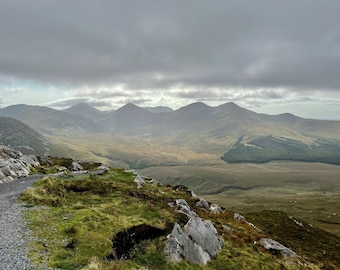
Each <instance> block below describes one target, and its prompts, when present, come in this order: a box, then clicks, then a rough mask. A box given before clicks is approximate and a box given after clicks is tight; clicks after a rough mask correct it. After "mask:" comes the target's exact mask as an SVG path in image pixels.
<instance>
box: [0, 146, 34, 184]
mask: <svg viewBox="0 0 340 270" xmlns="http://www.w3.org/2000/svg"><path fill="white" fill-rule="evenodd" d="M38 165H39V161H38V159H37V158H36V157H35V156H26V155H23V154H22V153H21V152H20V151H17V150H14V149H11V148H8V147H5V146H0V183H3V182H9V181H13V180H15V179H16V178H18V177H25V176H28V174H29V173H30V167H31V166H38Z"/></svg>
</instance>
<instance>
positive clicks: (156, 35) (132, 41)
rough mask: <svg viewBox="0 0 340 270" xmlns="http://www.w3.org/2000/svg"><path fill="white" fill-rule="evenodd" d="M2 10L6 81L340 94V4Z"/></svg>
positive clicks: (61, 5) (54, 4)
mask: <svg viewBox="0 0 340 270" xmlns="http://www.w3.org/2000/svg"><path fill="white" fill-rule="evenodd" d="M0 4H1V9H0V33H1V43H0V75H2V76H10V77H13V78H17V79H29V80H35V81H36V82H42V83H51V84H56V85H58V84H62V85H63V84H69V85H75V86H83V85H92V86H96V85H97V84H102V83H106V84H109V85H110V84H123V85H124V86H125V88H126V89H129V90H131V89H147V88H148V89H156V90H157V91H160V90H159V89H167V88H170V87H173V86H176V85H178V84H180V85H182V86H185V87H191V88H194V87H197V88H199V89H204V88H209V87H216V88H221V89H223V88H234V89H240V88H242V87H245V88H282V87H286V88H289V89H291V90H310V89H317V90H322V89H333V90H339V89H340V87H339V86H340V76H338V70H340V49H339V44H340V30H339V27H338V26H339V25H340V16H339V10H340V2H339V1H336V0H328V1H327V2H325V1H317V0H301V1H293V0H288V1H282V2H280V3H277V2H275V1H270V0H260V1H244V0H238V1H236V0H235V1H222V0H221V1H219V0H216V1H213V2H211V1H209V2H207V1H203V0H202V1H201V0H195V1H193V0H191V1H190V0H189V1H178V0H174V1H153V0H150V1H147V2H140V1H131V0H124V1H109V0H101V1H95V2H94V1H90V0H82V1H79V0H75V1H66V0H60V1H39V0H31V1H24V2H23V1H18V0H12V1H6V0H0ZM205 93H207V91H206V92H205ZM99 94H100V93H99ZM121 94H122V93H121ZM197 94H199V93H197ZM101 95H104V92H102V93H101ZM108 95H110V93H109V91H108ZM274 98H275V97H274Z"/></svg>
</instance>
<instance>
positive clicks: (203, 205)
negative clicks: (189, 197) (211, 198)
mask: <svg viewBox="0 0 340 270" xmlns="http://www.w3.org/2000/svg"><path fill="white" fill-rule="evenodd" d="M196 206H198V207H201V208H204V209H206V210H209V203H208V202H207V201H206V200H204V199H202V198H199V201H198V202H197V203H196Z"/></svg>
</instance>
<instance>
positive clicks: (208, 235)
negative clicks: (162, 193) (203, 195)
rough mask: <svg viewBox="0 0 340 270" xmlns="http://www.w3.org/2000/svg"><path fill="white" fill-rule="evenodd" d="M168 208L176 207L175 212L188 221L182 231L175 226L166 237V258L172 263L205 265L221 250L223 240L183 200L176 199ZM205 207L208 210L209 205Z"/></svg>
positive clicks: (214, 229)
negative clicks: (184, 216) (183, 261)
mask: <svg viewBox="0 0 340 270" xmlns="http://www.w3.org/2000/svg"><path fill="white" fill-rule="evenodd" d="M169 206H170V207H177V209H176V211H177V212H179V213H182V214H184V215H186V216H187V217H188V218H189V221H188V222H187V224H186V225H185V226H184V228H183V229H182V228H181V227H180V225H179V224H177V223H176V224H175V226H174V228H173V230H172V232H171V234H170V235H168V237H167V243H166V247H165V254H166V256H167V257H168V258H169V259H170V260H172V261H174V262H179V261H181V260H183V259H184V260H187V261H189V262H192V263H199V264H202V265H205V264H206V263H207V262H208V261H209V260H210V259H211V258H212V257H214V256H215V255H216V253H217V252H218V251H219V250H220V249H221V248H222V246H223V244H224V241H223V239H222V238H220V237H219V235H218V232H217V230H216V228H215V226H214V225H213V224H212V223H211V221H210V220H204V219H202V218H200V217H199V216H198V215H197V213H196V212H194V211H192V210H191V208H190V206H189V204H188V203H187V202H186V201H185V200H183V199H177V200H176V201H175V203H170V204H169ZM207 206H208V208H209V204H208V205H207Z"/></svg>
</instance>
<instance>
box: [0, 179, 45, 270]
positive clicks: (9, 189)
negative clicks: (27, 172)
mask: <svg viewBox="0 0 340 270" xmlns="http://www.w3.org/2000/svg"><path fill="white" fill-rule="evenodd" d="M39 178H40V177H39V176H33V177H28V178H22V179H18V180H15V181H12V182H8V183H2V184H0V268H1V270H5V269H6V270H7V269H8V270H15V269H20V270H23V269H33V267H32V265H31V263H30V260H29V259H28V257H27V248H26V244H25V235H26V233H27V227H26V223H25V221H24V220H23V218H22V213H21V210H22V207H21V206H20V205H19V204H18V203H17V197H18V195H19V194H20V193H21V192H22V191H23V190H25V189H26V188H27V187H29V186H31V185H32V183H33V182H35V181H36V180H37V179H39Z"/></svg>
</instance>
